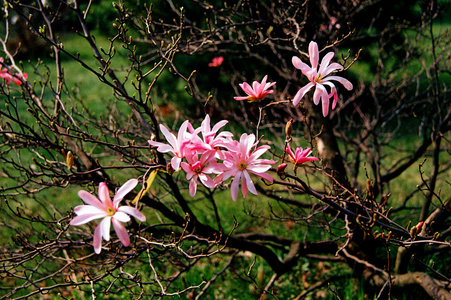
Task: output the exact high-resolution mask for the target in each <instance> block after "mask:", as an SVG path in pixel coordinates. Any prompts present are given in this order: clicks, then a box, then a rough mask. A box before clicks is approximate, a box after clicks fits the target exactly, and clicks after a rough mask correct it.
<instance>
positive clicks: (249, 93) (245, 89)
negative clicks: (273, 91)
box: [240, 82, 254, 96]
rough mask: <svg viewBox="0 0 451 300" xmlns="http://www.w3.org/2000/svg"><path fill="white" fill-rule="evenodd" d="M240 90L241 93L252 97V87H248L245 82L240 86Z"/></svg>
mask: <svg viewBox="0 0 451 300" xmlns="http://www.w3.org/2000/svg"><path fill="white" fill-rule="evenodd" d="M240 86H241V88H242V89H243V91H244V92H245V93H246V94H248V95H250V96H253V95H254V90H253V89H252V87H251V86H250V85H249V83H247V82H243V83H241V84H240Z"/></svg>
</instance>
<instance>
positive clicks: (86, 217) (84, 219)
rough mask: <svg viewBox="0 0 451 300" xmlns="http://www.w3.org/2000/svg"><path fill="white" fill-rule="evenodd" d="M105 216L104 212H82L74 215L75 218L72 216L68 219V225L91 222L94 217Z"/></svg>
mask: <svg viewBox="0 0 451 300" xmlns="http://www.w3.org/2000/svg"><path fill="white" fill-rule="evenodd" d="M106 216H107V214H106V213H104V214H96V213H93V214H83V215H80V216H76V217H75V218H73V219H72V220H71V221H70V223H69V225H72V226H79V225H83V224H86V223H88V222H91V221H92V220H95V219H100V218H104V217H106Z"/></svg>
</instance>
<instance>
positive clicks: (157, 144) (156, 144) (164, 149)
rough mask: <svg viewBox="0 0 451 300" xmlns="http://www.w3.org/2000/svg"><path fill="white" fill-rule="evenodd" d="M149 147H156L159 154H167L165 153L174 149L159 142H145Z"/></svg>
mask: <svg viewBox="0 0 451 300" xmlns="http://www.w3.org/2000/svg"><path fill="white" fill-rule="evenodd" d="M147 142H148V143H149V145H151V146H153V147H158V148H157V151H158V152H160V153H167V152H174V148H173V147H172V146H170V145H168V144H164V143H160V142H154V141H147Z"/></svg>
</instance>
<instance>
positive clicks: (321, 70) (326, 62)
mask: <svg viewBox="0 0 451 300" xmlns="http://www.w3.org/2000/svg"><path fill="white" fill-rule="evenodd" d="M334 55H335V53H333V52H329V53H327V54H326V55H324V57H323V59H322V60H321V65H320V67H319V71H318V73H320V74H321V76H323V77H324V76H326V75H327V74H323V73H324V70H325V69H326V68H327V67H328V66H329V63H330V61H331V59H332V58H333V57H334Z"/></svg>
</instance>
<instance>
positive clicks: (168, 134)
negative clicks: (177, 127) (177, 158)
mask: <svg viewBox="0 0 451 300" xmlns="http://www.w3.org/2000/svg"><path fill="white" fill-rule="evenodd" d="M160 130H161V132H162V133H163V135H164V137H165V138H166V141H168V143H169V144H170V145H171V146H172V148H173V149H174V151H176V150H177V149H178V144H177V139H176V137H175V135H174V134H173V133H171V132H170V131H169V130H168V129H167V128H166V127H165V126H164V125H163V124H160Z"/></svg>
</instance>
